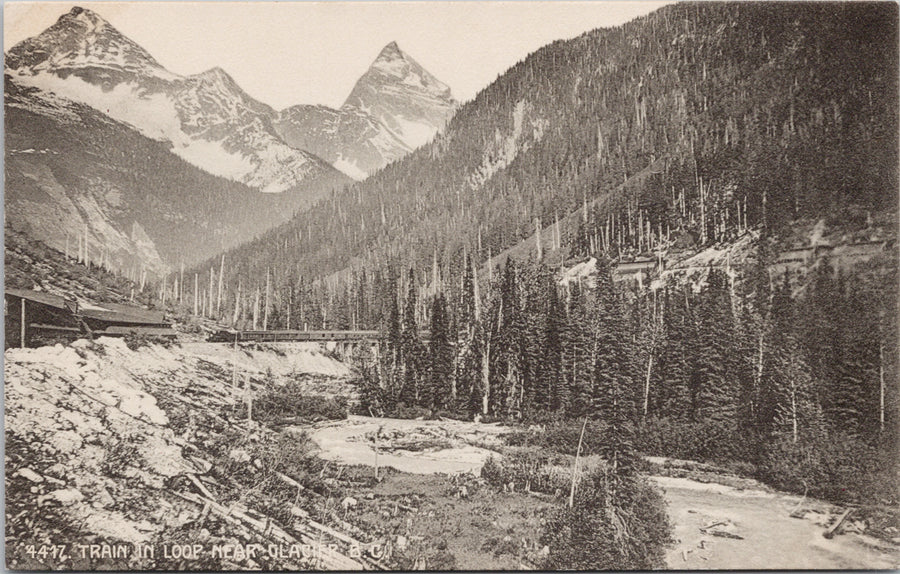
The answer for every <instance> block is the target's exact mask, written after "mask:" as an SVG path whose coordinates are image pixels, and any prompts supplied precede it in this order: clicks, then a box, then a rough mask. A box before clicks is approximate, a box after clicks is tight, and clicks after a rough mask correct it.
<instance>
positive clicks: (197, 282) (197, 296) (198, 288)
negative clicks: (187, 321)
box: [194, 273, 200, 317]
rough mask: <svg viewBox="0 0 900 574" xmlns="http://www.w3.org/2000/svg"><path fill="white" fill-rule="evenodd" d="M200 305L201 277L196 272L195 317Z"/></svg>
mask: <svg viewBox="0 0 900 574" xmlns="http://www.w3.org/2000/svg"><path fill="white" fill-rule="evenodd" d="M199 305H200V277H199V275H198V274H197V273H194V317H196V316H197V311H199V309H198V307H199Z"/></svg>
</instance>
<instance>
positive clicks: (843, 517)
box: [822, 508, 853, 540]
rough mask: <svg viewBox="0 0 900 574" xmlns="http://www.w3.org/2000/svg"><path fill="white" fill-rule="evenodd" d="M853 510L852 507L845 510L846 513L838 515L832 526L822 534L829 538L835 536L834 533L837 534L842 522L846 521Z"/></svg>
mask: <svg viewBox="0 0 900 574" xmlns="http://www.w3.org/2000/svg"><path fill="white" fill-rule="evenodd" d="M851 512H853V509H852V508H848V509H847V510H845V511H844V513H843V514H841V515H840V516H839V517H838V519H837V521H836V522H835V523H834V524H832V525H831V528H829V529H828V530H826V531H825V532H823V533H822V536H824V537H825V538H828V539H829V540H831V539H832V538H834V535H835V534H837V531H838V528H840V527H841V524H843V523H844V520H846V519H847V517H848V516H850V513H851Z"/></svg>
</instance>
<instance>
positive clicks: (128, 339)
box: [125, 331, 175, 351]
mask: <svg viewBox="0 0 900 574" xmlns="http://www.w3.org/2000/svg"><path fill="white" fill-rule="evenodd" d="M174 344H175V341H174V340H172V339H170V338H168V337H158V336H156V335H144V334H142V333H137V332H135V331H131V332H129V333H128V334H127V335H125V346H126V347H128V348H129V349H131V350H132V351H137V350H138V349H141V348H143V347H149V346H150V345H161V346H163V347H165V348H167V349H169V348H171V347H172V346H173V345H174Z"/></svg>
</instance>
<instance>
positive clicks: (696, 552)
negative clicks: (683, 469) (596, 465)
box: [653, 477, 900, 570]
mask: <svg viewBox="0 0 900 574" xmlns="http://www.w3.org/2000/svg"><path fill="white" fill-rule="evenodd" d="M653 480H654V481H655V482H656V483H657V484H659V485H660V486H661V487H663V489H664V490H665V492H666V500H667V501H668V503H669V517H670V518H671V520H672V522H673V523H674V524H675V539H676V540H678V541H679V542H678V543H676V544H675V546H674V547H673V548H672V549H671V550H670V551H669V552H668V554H667V559H666V561H667V563H668V566H669V568H672V569H679V570H700V569H742V570H756V569H777V570H788V569H835V570H850V569H861V568H865V569H885V570H886V569H895V568H897V567H898V565H900V554H898V550H897V549H896V548H890V547H888V546H887V545H885V544H884V543H883V542H880V541H878V540H876V539H874V538H871V537H868V536H864V535H858V534H841V535H838V536H835V537H834V538H833V539H831V540H828V539H826V538H825V537H823V536H822V533H823V532H824V530H825V528H824V526H823V525H822V524H821V523H822V522H823V521H824V518H825V515H823V514H818V513H814V512H813V513H810V514H808V515H807V518H804V519H797V518H791V517H790V516H789V514H790V512H791V510H792V509H793V508H794V507H795V506H796V505H797V502H798V501H799V500H800V498H799V497H797V496H789V495H783V494H778V493H770V492H762V491H755V490H738V489H735V488H731V487H728V486H722V485H718V484H703V483H699V482H696V481H693V480H689V479H686V478H671V477H653ZM818 506H820V507H823V506H827V505H822V503H818ZM726 520H727V521H730V522H731V523H733V530H732V532H733V533H735V534H737V535H740V536H742V537H743V539H741V540H738V539H732V538H721V537H717V536H711V535H709V534H704V533H703V532H701V531H700V528H702V527H704V526H707V525H709V524H710V523H713V522H717V521H726Z"/></svg>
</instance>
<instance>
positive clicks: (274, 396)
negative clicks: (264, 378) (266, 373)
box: [238, 381, 349, 424]
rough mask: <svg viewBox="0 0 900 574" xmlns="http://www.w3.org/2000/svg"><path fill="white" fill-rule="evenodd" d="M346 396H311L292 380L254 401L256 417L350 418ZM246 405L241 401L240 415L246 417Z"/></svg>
mask: <svg viewBox="0 0 900 574" xmlns="http://www.w3.org/2000/svg"><path fill="white" fill-rule="evenodd" d="M348 412H349V407H348V403H347V397H345V396H340V395H338V396H333V397H326V396H324V395H311V394H307V393H306V391H305V385H304V384H303V383H302V382H300V381H290V382H288V383H285V384H283V385H277V386H273V387H271V388H270V389H269V390H267V391H266V392H264V393H263V394H261V395H260V396H258V397H257V398H256V399H254V401H253V413H252V416H253V420H255V421H257V422H262V423H269V424H279V423H298V422H314V421H321V420H341V419H345V418H347V414H348ZM246 413H247V406H246V404H245V403H242V404H241V407H240V412H239V413H238V416H239V417H244V416H246Z"/></svg>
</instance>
